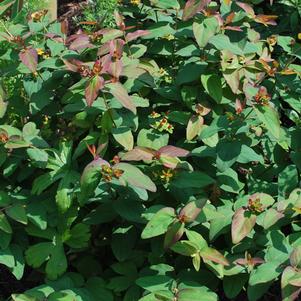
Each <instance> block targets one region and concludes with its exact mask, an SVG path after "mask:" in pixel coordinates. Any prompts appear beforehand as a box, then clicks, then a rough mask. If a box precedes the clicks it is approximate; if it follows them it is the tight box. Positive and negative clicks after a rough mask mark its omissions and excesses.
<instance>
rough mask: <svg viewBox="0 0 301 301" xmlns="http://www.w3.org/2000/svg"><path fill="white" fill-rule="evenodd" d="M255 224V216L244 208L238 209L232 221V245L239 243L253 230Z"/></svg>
mask: <svg viewBox="0 0 301 301" xmlns="http://www.w3.org/2000/svg"><path fill="white" fill-rule="evenodd" d="M255 223H256V215H255V214H252V213H251V212H249V211H247V210H246V209H244V208H240V209H238V210H237V211H236V212H235V214H234V216H233V220H232V228H231V234H232V241H233V243H234V244H237V243H239V242H240V241H241V240H242V239H244V238H245V237H246V236H247V235H248V234H249V233H250V232H251V230H252V229H253V227H254V226H255Z"/></svg>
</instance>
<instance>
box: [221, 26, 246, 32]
mask: <svg viewBox="0 0 301 301" xmlns="http://www.w3.org/2000/svg"><path fill="white" fill-rule="evenodd" d="M224 29H226V30H232V31H243V30H242V29H241V28H240V27H239V26H226V27H224Z"/></svg>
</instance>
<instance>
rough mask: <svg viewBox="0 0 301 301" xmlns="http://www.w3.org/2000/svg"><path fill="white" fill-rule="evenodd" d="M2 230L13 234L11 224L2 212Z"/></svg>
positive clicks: (0, 213)
mask: <svg viewBox="0 0 301 301" xmlns="http://www.w3.org/2000/svg"><path fill="white" fill-rule="evenodd" d="M0 230H2V231H4V232H5V233H8V234H12V233H13V230H12V228H11V225H10V223H9V222H8V220H7V218H6V216H5V215H4V214H3V213H2V212H0Z"/></svg>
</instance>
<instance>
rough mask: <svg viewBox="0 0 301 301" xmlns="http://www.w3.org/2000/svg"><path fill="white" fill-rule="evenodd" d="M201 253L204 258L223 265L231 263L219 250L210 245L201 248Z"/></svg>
mask: <svg viewBox="0 0 301 301" xmlns="http://www.w3.org/2000/svg"><path fill="white" fill-rule="evenodd" d="M200 255H201V257H202V259H203V260H210V261H213V262H215V263H219V264H222V265H226V266H228V265H229V262H228V260H227V259H226V258H225V257H224V256H223V255H222V254H221V253H220V252H219V251H217V250H215V249H213V248H210V247H205V248H203V249H201V250H200Z"/></svg>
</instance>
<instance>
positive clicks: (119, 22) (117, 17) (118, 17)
mask: <svg viewBox="0 0 301 301" xmlns="http://www.w3.org/2000/svg"><path fill="white" fill-rule="evenodd" d="M114 16H115V21H116V25H117V26H118V27H119V28H120V29H121V30H124V29H125V23H124V17H123V16H122V15H121V14H120V13H119V12H118V11H117V10H115V12H114Z"/></svg>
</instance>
